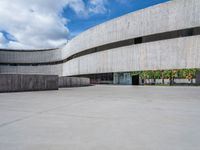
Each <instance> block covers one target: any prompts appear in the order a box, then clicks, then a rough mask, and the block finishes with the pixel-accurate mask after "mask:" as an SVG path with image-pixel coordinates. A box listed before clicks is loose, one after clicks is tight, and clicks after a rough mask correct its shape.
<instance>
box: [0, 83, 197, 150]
mask: <svg viewBox="0 0 200 150" xmlns="http://www.w3.org/2000/svg"><path fill="white" fill-rule="evenodd" d="M199 91H200V88H195V87H172V88H169V87H132V86H92V87H84V88H71V89H70V88H68V89H61V90H59V91H45V92H26V93H11V94H0V149H2V150H36V149H37V150H44V149H45V150H46V149H48V150H66V149H67V150H68V149H69V150H199V149H200V142H199V139H200V132H199V131H200V126H199V124H200V109H199V108H200V94H199Z"/></svg>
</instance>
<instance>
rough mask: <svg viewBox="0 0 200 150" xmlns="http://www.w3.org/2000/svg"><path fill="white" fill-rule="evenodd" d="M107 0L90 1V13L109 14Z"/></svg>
mask: <svg viewBox="0 0 200 150" xmlns="http://www.w3.org/2000/svg"><path fill="white" fill-rule="evenodd" d="M106 3H107V0H90V1H89V12H90V13H95V14H104V13H106V12H107V9H106V7H105V4H106Z"/></svg>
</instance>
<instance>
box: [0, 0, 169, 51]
mask: <svg viewBox="0 0 200 150" xmlns="http://www.w3.org/2000/svg"><path fill="white" fill-rule="evenodd" d="M165 1H167V0H0V48H15V49H20V48H23V49H31V48H54V47H58V46H61V45H63V44H65V43H66V42H67V41H68V40H70V39H71V38H73V37H74V36H76V35H78V34H79V33H80V32H83V31H84V30H86V29H88V28H90V27H92V26H95V25H97V24H99V23H102V22H105V21H107V20H110V19H112V18H115V17H118V16H121V15H123V14H126V13H129V12H132V11H136V10H139V9H142V8H145V7H148V6H151V5H155V4H158V3H161V2H165Z"/></svg>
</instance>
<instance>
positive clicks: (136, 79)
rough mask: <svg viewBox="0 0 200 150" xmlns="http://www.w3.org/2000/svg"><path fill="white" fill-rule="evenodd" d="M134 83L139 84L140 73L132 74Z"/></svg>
mask: <svg viewBox="0 0 200 150" xmlns="http://www.w3.org/2000/svg"><path fill="white" fill-rule="evenodd" d="M132 85H139V75H134V76H132Z"/></svg>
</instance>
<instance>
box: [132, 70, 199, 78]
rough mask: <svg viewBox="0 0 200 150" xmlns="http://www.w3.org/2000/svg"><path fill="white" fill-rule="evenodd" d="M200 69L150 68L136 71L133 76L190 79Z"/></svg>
mask: <svg viewBox="0 0 200 150" xmlns="http://www.w3.org/2000/svg"><path fill="white" fill-rule="evenodd" d="M197 71H200V69H173V70H155V71H154V70H148V71H134V72H132V76H134V75H139V76H140V78H141V79H175V78H180V79H188V80H191V79H193V78H195V76H196V72H197Z"/></svg>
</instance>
